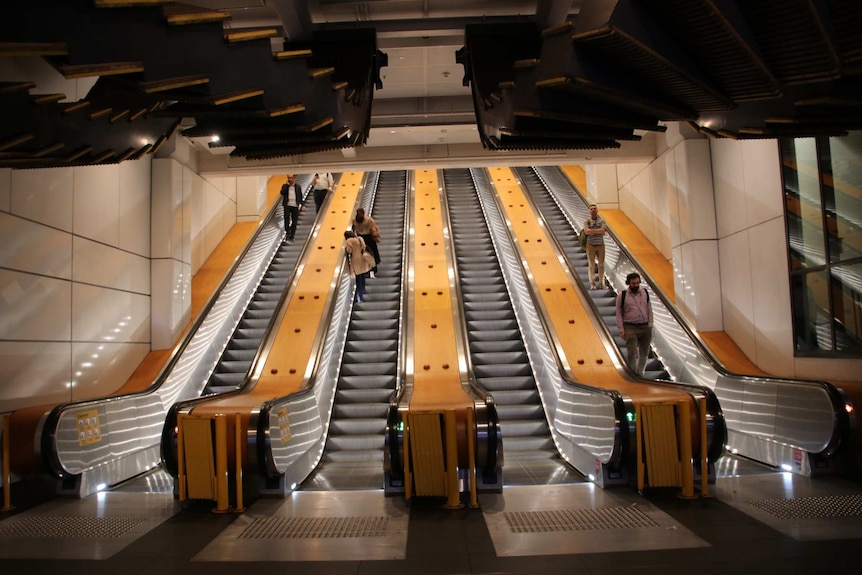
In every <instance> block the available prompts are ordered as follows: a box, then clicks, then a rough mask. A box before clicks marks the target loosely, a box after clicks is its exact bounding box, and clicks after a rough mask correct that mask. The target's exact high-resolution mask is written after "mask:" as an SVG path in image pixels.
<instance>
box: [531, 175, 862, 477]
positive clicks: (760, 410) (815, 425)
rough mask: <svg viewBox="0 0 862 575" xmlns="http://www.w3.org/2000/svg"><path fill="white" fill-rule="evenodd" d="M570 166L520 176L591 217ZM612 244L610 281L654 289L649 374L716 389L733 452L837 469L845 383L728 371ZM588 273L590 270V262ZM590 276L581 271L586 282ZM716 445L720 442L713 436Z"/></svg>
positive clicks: (566, 233) (809, 471)
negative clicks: (633, 279) (635, 277)
mask: <svg viewBox="0 0 862 575" xmlns="http://www.w3.org/2000/svg"><path fill="white" fill-rule="evenodd" d="M565 170H566V169H565V168H563V169H561V168H558V167H534V168H532V169H531V170H530V171H531V172H532V174H533V175H534V176H535V179H534V178H532V177H529V173H526V174H525V173H523V170H521V171H519V174H521V177H524V178H527V179H528V180H529V181H530V182H531V184H530V185H531V186H533V185H534V184H535V182H536V180H538V182H539V184H540V185H541V187H542V188H543V190H544V191H537V192H536V194H537V195H538V196H542V195H548V196H551V197H552V199H553V204H554V205H555V206H556V208H555V209H556V210H559V211H562V212H563V213H564V214H565V218H564V219H565V220H567V221H569V222H578V221H583V220H585V219H586V218H587V217H588V216H587V215H588V205H587V201H586V200H585V199H584V198H583V197H582V196H581V195H580V192H579V191H578V190H577V189H576V188H575V186H574V185H573V184H572V182H571V180H570V179H569V177H568V175H567V174H566V173H565ZM543 209H545V208H544V207H543ZM576 227H579V226H574V225H573V226H570V228H569V229H566V230H562V232H561V234H556V232H555V234H556V235H557V240H558V241H560V242H561V243H562V242H563V241H566V242H569V241H571V240H572V239H573V238H574V237H575V234H574V229H575V228H576ZM605 246H606V258H605V273H606V275H607V277H608V279H609V281H610V283H611V285H622V283H623V281H624V278H625V276H626V274H628V273H629V272H632V271H637V272H639V273H640V275H641V276H642V282H641V285H642V286H643V285H644V284H646V285H647V286H648V287H649V289H650V291H651V295H652V297H651V305H652V311H653V320H654V329H653V339H652V349H653V352H654V353H655V354H656V355H657V356H659V357H661V359H662V363H663V370H662V372H659V371H658V369H659V368H658V366H657V365H656V363H655V362H651V364H650V365H649V366H648V368H647V369H648V370H651V371H649V372H648V373H647V374H646V376H647V377H650V376H655V375H656V374H658V375H659V377H660V378H661V379H663V380H668V381H672V382H674V383H673V384H672V385H689V384H693V385H696V386H699V387H700V388H701V389H708V390H710V397H709V399H708V407H707V409H708V412H710V413H712V414H719V413H721V414H723V417H722V422H724V421H726V436H727V440H726V444H725V447H726V450H727V451H729V452H731V453H735V454H739V455H741V456H743V457H746V458H749V459H752V460H754V461H758V462H761V463H764V464H766V465H769V466H771V467H773V468H776V469H778V468H780V469H783V470H786V471H793V472H795V473H799V474H802V475H807V476H810V475H819V474H827V473H830V472H832V471H833V470H834V469H835V467H836V463H837V457H836V456H837V455H838V454H839V453H840V451H841V448H842V446H844V445H846V444H847V442H848V438H847V434H848V430H849V428H850V422H849V416H848V414H847V411H846V409H845V403H846V401H845V398H844V394H843V392H842V391H841V390H840V389H838V388H836V387H835V386H834V385H831V384H829V383H828V382H824V381H811V380H793V379H786V378H778V377H758V376H747V375H737V374H734V373H730V372H728V371H727V370H726V369H725V368H724V367H723V366H722V365H721V364H719V362H718V361H717V360H716V359H715V358H714V357H713V355H712V353H711V352H710V351H709V349H708V348H707V346H706V345H705V344H704V343H703V342H702V341H701V340H700V338H699V336H698V335H697V334H696V332H693V331H692V330H691V329H690V328H689V327H688V324H687V322H686V320H685V319H684V318H683V317H682V316H681V315H680V314H679V312H677V310H676V309H675V307H674V305H673V303H672V302H669V301H668V300H667V299H666V298H665V296H664V294H663V293H661V291H659V290H656V289H655V286H656V283H655V282H654V281H653V280H652V279H651V278H650V276H649V274H648V273H647V272H646V271H644V270H643V269H641V268H640V267H639V266H638V265H637V263H636V262H635V261H634V259H633V258H632V256H631V255H630V254H629V253H628V251H627V250H626V249H625V248H624V247H623V246H622V245H621V244H620V242H619V240H618V239H617V238H616V236H615V235H614V233H613V230H609V233H608V234H607V235H606V236H605ZM569 252H570V251H567V254H568V253H569ZM569 257H570V258H572V257H573V256H572V255H569ZM581 273H582V274H584V275H585V267H584V268H583V272H581ZM584 279H585V278H584V277H583V276H582V277H581V282H583V281H584ZM582 285H586V284H585V283H582ZM591 295H592V294H591ZM596 295H597V296H598V297H595V298H593V301H594V303H596V304H597V305H596V308H595V309H598V307H599V305H601V307H604V308H605V310H606V311H604V312H603V315H604V316H605V317H608V318H610V317H611V315H612V314H613V313H615V310H614V312H611V311H610V310H609V309H608V306H609V305H611V302H609V301H602V298H606V297H608V296H607V295H606V294H604V295H603V294H602V292H601V291H599V292H597V294H596ZM606 325H607V320H606ZM608 333H609V334H611V335H613V336H614V337H615V340H616V342H617V347H618V348H620V349H621V351H620V355H621V357H625V353H624V348H625V346H624V345H623V344H622V341H621V340H620V339H619V337H618V335H617V330H616V325H615V324H614V325H612V326H610V327H609V328H608ZM682 382H686V383H682ZM719 404H720V405H719ZM708 421H710V422H715V421H716V419H715V418H714V417H708ZM722 425H724V424H723V423H722ZM722 433H725V432H723V430H722V429H718V428H717V427H716V428H713V429H711V431H710V435H712V436H713V438H714V439H715V438H717V437H718V435H720V434H722ZM713 445H717V442H715V441H714V442H713ZM717 456H718V453H716V452H714V451H711V452H710V458H711V459H714V458H715V457H717Z"/></svg>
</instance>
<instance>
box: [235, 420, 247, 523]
mask: <svg viewBox="0 0 862 575" xmlns="http://www.w3.org/2000/svg"><path fill="white" fill-rule="evenodd" d="M241 424H242V416H241V415H240V414H239V413H237V414H236V419H235V420H234V427H233V428H234V432H235V433H234V442H235V447H236V451H235V454H236V459H235V461H236V506H235V507H234V511H237V512H242V511H245V508H244V507H243V504H242V425H241Z"/></svg>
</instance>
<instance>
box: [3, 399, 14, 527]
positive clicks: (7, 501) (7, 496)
mask: <svg viewBox="0 0 862 575" xmlns="http://www.w3.org/2000/svg"><path fill="white" fill-rule="evenodd" d="M10 421H11V417H10V416H9V415H4V416H3V447H2V449H0V451H2V452H3V509H2V511H10V510H12V509H14V507H13V506H12V472H11V471H10V470H9V465H10V463H9V451H10V449H11V447H10V445H11V444H10V442H9V428H10Z"/></svg>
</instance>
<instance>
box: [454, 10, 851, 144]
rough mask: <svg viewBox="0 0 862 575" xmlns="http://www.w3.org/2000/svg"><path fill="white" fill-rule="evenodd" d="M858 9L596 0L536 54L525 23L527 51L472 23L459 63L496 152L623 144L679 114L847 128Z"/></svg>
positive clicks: (703, 126) (734, 131)
mask: <svg viewBox="0 0 862 575" xmlns="http://www.w3.org/2000/svg"><path fill="white" fill-rule="evenodd" d="M860 6H862V5H860V4H859V3H858V2H850V1H847V0H833V1H826V0H823V1H816V0H790V1H784V0H782V1H778V0H764V1H760V2H748V1H733V0H687V1H686V2H684V3H680V2H676V1H674V0H585V1H584V2H582V3H581V6H580V12H579V14H578V16H577V18H576V19H574V20H573V21H569V22H566V23H565V24H563V25H559V26H555V27H553V28H548V29H546V30H543V31H541V32H540V33H538V34H537V37H539V38H540V48H539V49H538V51H536V48H535V43H534V41H533V39H532V38H529V32H527V31H526V27H525V28H524V32H523V35H522V36H519V37H518V38H519V40H518V42H514V41H513V42H512V43H518V44H521V43H523V44H525V47H524V48H523V49H522V50H520V51H519V52H518V53H517V54H515V52H517V48H507V46H506V39H505V34H503V33H499V32H501V29H495V28H493V27H468V28H467V30H466V34H465V47H464V48H463V49H462V51H461V52H460V53H459V58H460V60H459V62H461V63H462V64H464V66H465V71H466V76H465V80H466V81H469V82H471V83H472V90H473V98H474V105H475V110H476V119H477V122H478V125H479V129H480V133H481V135H482V142H483V144H484V145H485V146H486V147H488V148H491V149H551V148H557V149H579V148H590V147H594V148H615V147H618V146H619V145H620V144H619V142H620V141H621V140H632V139H638V138H639V136H638V135H637V134H636V133H635V132H636V131H639V130H641V131H649V130H653V131H656V130H659V131H660V130H664V129H665V127H664V125H663V124H662V122H667V121H686V122H689V123H690V124H691V125H692V127H694V128H695V129H697V130H698V131H700V132H702V133H705V134H709V135H711V136H716V137H731V138H764V137H778V136H785V135H786V136H810V135H815V134H836V135H840V134H844V133H846V131H847V130H851V129H859V128H860V127H862V113H860V111H862V96H860V94H862V66H860V60H862V56H860V54H862V41H860V26H862V8H860ZM851 22H852V24H851ZM498 33H499V34H498ZM524 37H527V38H529V40H527V41H524V42H522V41H521V38H524ZM489 46H490V47H489Z"/></svg>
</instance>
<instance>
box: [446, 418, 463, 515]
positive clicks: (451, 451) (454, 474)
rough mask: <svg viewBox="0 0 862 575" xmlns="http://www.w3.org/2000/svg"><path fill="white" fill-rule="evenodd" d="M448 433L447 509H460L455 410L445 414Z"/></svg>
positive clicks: (461, 505)
mask: <svg viewBox="0 0 862 575" xmlns="http://www.w3.org/2000/svg"><path fill="white" fill-rule="evenodd" d="M444 421H445V431H446V495H447V496H448V500H447V501H446V506H445V507H446V509H460V508H461V507H464V505H463V504H462V503H461V490H460V489H459V488H458V430H457V419H456V417H455V410H454V409H447V410H446V412H445V414H444Z"/></svg>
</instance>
